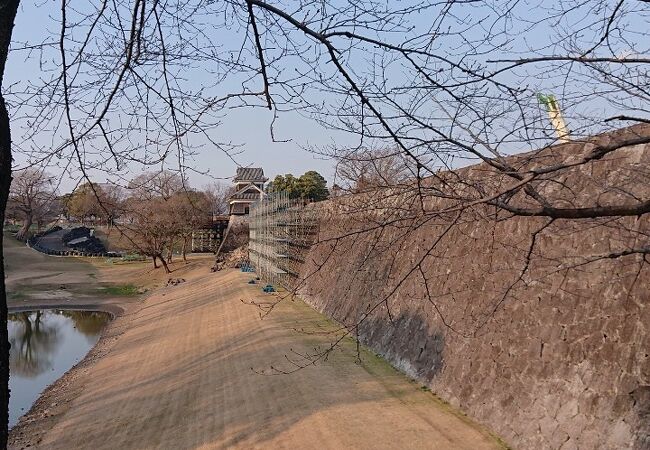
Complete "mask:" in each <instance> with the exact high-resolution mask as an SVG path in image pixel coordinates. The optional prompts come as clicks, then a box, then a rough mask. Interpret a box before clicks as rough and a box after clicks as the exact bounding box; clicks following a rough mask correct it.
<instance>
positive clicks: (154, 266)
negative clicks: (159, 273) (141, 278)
mask: <svg viewBox="0 0 650 450" xmlns="http://www.w3.org/2000/svg"><path fill="white" fill-rule="evenodd" d="M151 259H153V268H154V269H157V268H158V264H157V263H156V257H155V256H152V257H151Z"/></svg>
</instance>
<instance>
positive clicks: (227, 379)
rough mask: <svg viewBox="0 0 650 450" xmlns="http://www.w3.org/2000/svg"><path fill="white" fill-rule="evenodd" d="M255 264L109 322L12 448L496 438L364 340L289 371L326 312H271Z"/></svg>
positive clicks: (389, 443) (489, 444) (168, 291)
mask: <svg viewBox="0 0 650 450" xmlns="http://www.w3.org/2000/svg"><path fill="white" fill-rule="evenodd" d="M248 279H250V274H243V273H240V272H238V271H234V270H232V271H229V272H225V273H224V272H221V273H218V274H208V275H204V276H202V277H199V278H197V279H194V280H193V281H188V282H186V283H183V284H181V285H179V286H174V287H167V288H162V289H160V290H158V291H156V292H155V293H154V294H153V295H151V296H150V297H148V298H147V299H146V301H145V302H144V303H142V304H141V305H140V306H139V307H138V308H137V310H134V311H132V312H130V313H127V314H125V315H123V316H122V317H120V318H118V319H117V320H116V321H115V322H114V323H113V324H112V325H110V326H109V328H108V330H107V333H106V335H105V337H104V338H103V339H102V340H101V341H100V343H99V344H98V346H97V347H96V348H95V349H94V350H93V352H92V353H91V355H90V357H89V358H88V359H87V360H86V361H85V362H84V363H82V364H81V365H80V366H78V367H77V368H76V369H74V370H73V371H71V372H70V373H69V374H68V375H66V376H65V377H64V378H62V379H61V380H60V382H59V383H57V385H55V386H54V388H53V389H50V390H49V391H48V392H47V393H46V394H45V396H44V397H43V398H42V399H41V401H39V403H38V404H37V407H36V408H35V409H34V410H33V411H32V412H31V413H30V414H29V415H28V417H27V420H26V421H23V423H22V425H20V426H18V427H17V428H15V429H14V430H13V432H12V435H11V439H12V446H13V448H22V447H25V446H26V445H27V444H30V445H31V447H34V446H36V447H37V448H43V449H66V450H67V449H72V448H74V449H83V448H89V449H131V448H133V449H135V448H138V449H143V448H147V449H148V448H165V449H190V448H331V449H340V448H373V449H377V448H435V449H487V448H499V445H498V444H497V443H496V441H495V440H494V439H493V438H491V437H490V436H488V435H487V433H486V432H485V431H483V430H481V429H479V428H478V427H476V426H474V425H472V424H471V423H470V422H469V421H468V420H466V419H464V418H462V417H459V416H456V415H454V414H452V413H450V412H449V410H448V409H447V408H446V407H445V406H444V405H442V404H440V403H439V402H437V401H436V400H435V398H434V397H433V396H432V395H431V394H430V393H428V392H424V391H422V390H421V389H420V388H419V386H418V385H416V384H414V383H412V382H409V381H408V380H407V379H406V378H404V377H403V376H402V375H400V374H398V373H397V372H396V371H394V370H393V369H392V368H390V367H389V366H388V365H387V364H386V363H384V362H383V361H381V360H379V359H378V358H376V357H374V356H372V355H370V354H367V353H364V357H363V363H361V364H356V363H355V356H354V351H353V346H352V344H351V343H346V345H344V347H343V348H342V349H341V350H339V351H337V352H336V353H334V354H333V355H331V357H330V358H329V359H328V361H326V362H324V363H322V364H320V365H318V366H317V367H311V368H308V369H304V370H301V371H299V372H297V373H294V374H291V375H272V376H265V375H260V374H258V373H255V372H254V371H253V370H252V368H253V369H255V370H257V371H261V370H265V369H268V368H269V367H270V366H271V365H275V366H277V367H285V368H289V364H288V362H287V360H286V359H285V355H286V354H288V353H290V351H291V349H293V350H294V351H296V352H307V351H310V350H313V349H314V347H315V346H317V345H324V344H326V343H327V342H329V341H328V339H327V338H325V337H322V336H319V335H314V334H311V335H310V334H305V333H300V332H297V331H295V329H306V330H314V329H316V328H317V327H319V326H325V327H327V326H328V322H327V321H326V320H325V319H324V318H323V317H322V316H321V315H319V314H318V313H316V312H315V311H313V310H312V309H310V308H309V307H307V306H306V305H304V304H303V303H301V302H299V301H296V302H290V301H287V302H284V303H282V304H281V306H280V307H278V309H277V310H276V311H274V312H273V313H272V314H271V315H270V316H269V317H267V318H266V319H264V320H260V318H259V312H258V310H257V309H256V308H255V307H253V306H251V305H249V304H245V303H244V302H242V301H241V300H250V299H253V298H258V299H263V298H264V297H262V296H261V295H260V294H261V293H260V291H259V286H251V285H248V284H247V281H248Z"/></svg>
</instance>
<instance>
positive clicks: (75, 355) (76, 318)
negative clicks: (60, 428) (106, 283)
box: [8, 309, 111, 427]
mask: <svg viewBox="0 0 650 450" xmlns="http://www.w3.org/2000/svg"><path fill="white" fill-rule="evenodd" d="M110 318H111V317H110V315H109V314H106V313H103V312H97V311H72V310H49V309H48V310H38V311H27V312H17V313H10V314H9V321H8V331H9V342H10V343H11V353H10V357H9V369H10V376H9V388H10V389H11V397H10V399H9V427H13V426H14V425H15V424H16V423H18V419H20V417H21V416H22V415H23V414H25V413H26V412H27V411H29V409H30V408H31V406H32V405H33V404H34V402H35V401H36V399H37V398H38V397H39V396H40V395H41V393H42V392H43V390H45V388H46V387H47V386H49V385H50V384H52V383H54V382H55V381H56V380H57V379H59V377H61V376H62V375H63V374H64V373H66V372H67V371H68V370H69V369H70V368H71V367H72V366H74V365H75V364H77V363H78V362H79V361H81V360H82V359H83V358H84V356H86V354H87V353H88V351H89V350H90V349H91V348H92V347H93V346H94V345H95V344H96V343H97V340H98V339H99V336H100V334H101V332H102V329H103V328H104V327H105V326H106V324H107V323H108V322H109V321H110Z"/></svg>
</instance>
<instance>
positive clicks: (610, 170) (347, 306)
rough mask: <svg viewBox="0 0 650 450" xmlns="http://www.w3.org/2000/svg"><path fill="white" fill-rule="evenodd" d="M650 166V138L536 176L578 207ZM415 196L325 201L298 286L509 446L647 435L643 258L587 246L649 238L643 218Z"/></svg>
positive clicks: (568, 445)
mask: <svg viewBox="0 0 650 450" xmlns="http://www.w3.org/2000/svg"><path fill="white" fill-rule="evenodd" d="M633 131H634V133H638V132H639V131H640V132H642V133H650V127H637V128H634V129H633ZM626 132H627V131H626ZM619 138H621V134H620V133H619V134H617V135H605V136H600V137H599V138H598V139H599V140H600V141H598V142H601V143H602V142H607V141H608V140H612V139H619ZM591 145H592V144H587V145H585V144H570V145H565V146H561V147H555V148H552V149H549V150H548V151H547V152H542V153H541V156H543V157H544V156H546V157H550V158H560V159H563V160H566V158H575V157H576V156H579V155H580V154H581V152H583V151H586V150H588V149H589V148H591ZM535 157H536V158H538V157H540V153H537V154H536V156H535ZM517 160H519V161H521V157H518V159H517ZM512 161H516V160H515V159H513V160H512ZM649 163H650V146H648V145H646V146H645V147H644V146H635V147H628V148H625V149H623V150H619V151H617V152H615V154H614V155H613V156H611V157H607V158H603V159H602V160H598V161H595V162H593V163H590V164H589V165H588V166H583V167H580V168H579V169H576V170H572V171H569V172H568V173H566V174H565V175H563V180H564V183H559V184H558V183H549V184H548V185H546V186H542V189H543V192H544V194H545V195H548V196H550V197H554V196H556V197H555V198H559V197H557V196H567V192H566V190H567V189H570V190H571V192H570V198H571V199H572V200H571V201H572V202H573V204H578V205H579V204H580V202H581V201H583V200H584V201H586V200H585V199H587V198H588V197H592V196H593V194H594V193H597V194H598V195H599V196H601V195H602V199H603V202H605V203H606V202H607V201H614V200H616V198H617V197H616V196H624V197H627V196H631V197H632V198H633V197H636V198H648V194H649V193H650V183H648V177H649V176H650V175H649V174H650V164H649ZM482 171H485V167H482V166H475V167H472V168H468V169H465V172H464V174H465V175H466V176H468V177H472V176H475V175H476V174H482V175H480V176H485V172H482ZM487 178H489V177H486V179H487ZM490 182H502V180H501V179H498V180H497V178H494V179H492V181H490ZM558 186H562V187H561V188H558ZM601 191H602V192H601ZM621 192H622V193H621ZM567 198H569V197H567ZM567 201H568V200H567ZM430 202H431V203H429V204H427V205H425V210H432V209H435V208H433V207H432V205H433V206H435V204H436V202H440V201H439V200H435V199H432V200H430ZM396 206H399V207H396ZM438 206H439V204H438ZM421 207H422V205H421V204H419V203H418V202H417V201H411V200H410V199H409V197H408V196H407V195H406V194H403V193H400V194H397V195H395V194H394V193H393V192H384V193H374V194H372V195H363V196H352V197H348V198H344V199H339V200H337V201H336V202H330V203H328V204H326V205H325V204H324V205H323V219H322V222H321V232H320V235H319V242H318V243H317V244H316V245H314V246H313V247H312V249H311V251H310V254H309V258H308V260H307V262H306V264H305V266H304V268H303V278H304V281H303V284H302V287H301V289H300V292H301V294H302V296H303V297H304V298H305V299H306V300H307V301H308V302H310V303H311V304H312V305H313V306H314V307H316V308H317V309H319V310H320V311H322V312H324V313H326V314H327V315H329V316H330V317H333V318H334V319H336V320H338V321H339V322H341V323H343V324H345V325H346V326H347V327H348V328H349V329H350V330H351V332H352V333H354V334H356V332H357V330H356V329H355V324H359V327H358V335H359V339H360V340H361V341H362V342H364V343H365V344H367V345H368V346H370V347H371V348H373V349H374V350H375V351H377V352H378V353H380V354H381V355H383V356H384V357H386V358H387V359H388V360H389V361H390V362H392V363H393V364H394V365H395V366H396V367H398V368H400V369H401V370H403V371H404V372H406V373H407V374H409V375H410V376H412V377H414V378H416V379H418V380H420V381H421V382H423V383H424V384H426V385H428V386H429V387H430V388H431V389H432V390H433V391H434V392H435V393H436V394H438V395H439V396H440V397H442V398H443V399H445V400H447V401H449V402H450V403H451V404H453V405H454V406H456V407H459V408H460V409H462V410H464V411H465V412H466V413H467V414H468V415H470V416H471V417H473V418H475V419H476V420H478V421H479V422H482V423H484V424H485V425H487V426H489V427H490V428H491V429H493V430H494V431H495V432H496V433H498V434H499V435H501V436H502V437H503V438H504V439H505V440H506V442H508V443H509V444H510V445H512V446H513V447H514V448H521V449H529V448H531V449H532V448H535V449H537V448H553V449H560V448H561V449H577V448H580V449H592V448H607V449H609V448H611V449H614V448H616V449H619V448H650V356H649V353H650V302H649V297H650V265H649V264H647V263H644V259H643V255H639V254H632V255H628V256H624V257H620V258H596V256H597V255H605V254H609V253H611V252H616V251H618V250H621V249H630V248H634V247H639V246H642V245H646V246H647V245H648V236H649V234H648V233H650V223H649V220H648V217H647V215H646V216H643V217H641V218H625V219H621V218H610V219H607V220H582V221H555V222H553V223H550V224H548V223H547V222H548V221H547V220H546V219H542V218H509V219H507V218H505V217H503V216H501V217H499V216H496V217H493V213H494V210H493V209H490V208H487V207H478V208H473V209H472V210H468V211H463V213H462V214H442V215H427V214H419V213H418V210H419V209H421ZM531 249H532V250H531ZM529 256H530V257H529Z"/></svg>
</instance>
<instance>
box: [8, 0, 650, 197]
mask: <svg viewBox="0 0 650 450" xmlns="http://www.w3.org/2000/svg"><path fill="white" fill-rule="evenodd" d="M83 1H85V0H81V3H78V4H77V3H76V2H75V1H74V0H73V1H71V2H70V5H77V6H80V5H81V6H80V7H83V5H84V3H83ZM334 1H336V0H334ZM341 1H343V0H341ZM386 3H387V4H389V5H392V4H393V3H394V4H395V5H402V4H403V3H402V2H397V1H396V0H386ZM497 3H498V2H497ZM514 3H515V2H513V4H514ZM534 3H536V4H537V3H538V2H534ZM566 3H567V4H566V8H569V7H571V5H572V4H573V3H576V4H578V3H580V2H578V1H577V0H576V1H575V2H572V1H568V2H566ZM615 3H616V2H614V1H612V2H605V5H608V7H607V8H605V9H603V10H602V11H589V10H587V11H585V10H584V9H583V10H582V11H580V8H579V7H576V9H575V11H576V12H573V13H572V14H574V16H571V15H570V14H569V15H566V16H562V17H560V16H558V18H557V19H555V18H553V19H549V21H548V23H545V22H544V21H543V20H541V19H542V18H544V17H545V18H551V17H553V16H554V15H555V14H556V13H557V11H555V9H554V8H555V6H556V5H557V2H555V1H550V0H549V1H548V2H546V1H540V2H539V4H538V6H537V7H536V9H535V10H529V9H528V8H529V7H530V2H525V1H524V2H516V8H517V14H518V22H516V23H511V22H506V23H502V24H500V25H502V26H504V27H511V28H512V29H511V30H510V32H515V34H513V35H516V36H517V37H516V39H513V41H512V42H508V43H504V42H502V39H503V36H505V35H503V34H499V33H496V32H494V30H492V29H490V27H487V26H485V27H484V26H483V25H482V24H481V25H477V23H479V22H482V19H483V17H484V16H485V17H487V16H489V15H494V14H495V11H493V10H491V9H489V8H487V7H485V6H484V5H483V4H480V3H467V4H466V5H461V6H458V8H462V9H458V10H457V11H456V14H455V17H454V18H453V19H452V22H453V21H455V22H454V23H455V24H456V25H457V26H458V28H459V29H462V28H463V27H464V26H465V23H469V22H471V23H472V24H474V26H473V28H472V29H471V30H470V31H467V32H465V33H464V36H463V38H464V39H467V40H468V41H471V40H473V39H476V40H477V41H483V42H484V44H485V45H486V46H487V47H490V46H494V49H492V51H489V52H486V53H485V54H476V55H473V58H474V59H475V60H476V61H484V60H487V59H490V58H493V57H495V56H499V57H506V56H510V57H513V56H521V55H522V54H525V53H521V51H522V50H524V49H525V50H526V51H529V49H530V48H537V49H539V52H538V53H534V54H553V52H554V51H555V48H553V47H547V46H546V44H547V43H549V42H550V41H552V40H553V39H555V37H556V34H555V32H553V31H552V30H551V28H550V27H551V26H557V27H558V28H559V29H566V28H567V26H569V27H571V26H575V27H577V28H580V27H582V26H583V25H584V24H585V23H588V22H589V21H590V20H595V21H598V20H599V18H601V19H602V17H606V16H607V14H608V12H610V11H611V10H612V8H613V6H614V4H615ZM285 4H291V2H285ZM432 4H433V3H432ZM85 5H88V4H87V3H86V4H85ZM440 5H444V2H442V3H440ZM441 7H442V6H441ZM624 8H629V11H628V15H627V16H625V19H624V21H623V25H624V26H626V27H629V28H630V29H631V30H632V31H633V33H632V34H630V35H628V36H627V38H628V39H632V40H634V39H637V38H638V39H642V38H643V37H647V36H645V35H644V34H643V33H645V31H646V30H647V29H648V12H647V11H644V10H641V13H639V12H638V10H637V11H634V10H633V9H634V8H637V9H638V8H642V6H639V5H636V4H634V5H632V4H627V3H626V4H625V6H624ZM438 11H439V9H436V8H435V7H434V8H431V9H427V10H425V11H423V12H422V13H421V14H419V15H417V16H416V17H413V18H412V19H410V20H413V24H414V25H415V26H417V27H419V28H420V32H421V31H422V29H424V30H428V29H429V27H430V26H431V24H432V23H434V22H435V20H436V18H437V12H438ZM59 16H60V1H59V0H23V1H22V2H21V6H20V9H19V12H18V16H17V20H16V27H15V31H14V41H15V42H25V41H28V42H30V43H35V42H41V41H42V40H43V39H45V37H46V36H47V35H48V33H49V34H50V35H54V36H56V35H57V33H58V32H59V30H58V28H57V26H58V24H59V23H60V19H59ZM494 17H496V19H494V18H493V20H499V14H498V13H497V14H496V15H495V16H494ZM208 20H209V19H208ZM489 22H490V21H489V20H487V21H485V24H489ZM634 30H637V31H638V33H637V34H634ZM517 33H518V34H517ZM601 33H602V30H598V29H593V30H589V29H587V30H582V31H581V32H580V34H576V35H575V36H574V37H575V38H576V43H577V44H578V45H583V44H584V43H585V42H593V40H594V39H597V38H598V36H600V34H601ZM219 36H220V35H219ZM223 36H224V37H223V40H224V44H225V45H229V46H235V47H236V46H237V45H238V43H239V42H240V41H241V35H238V34H237V32H236V31H233V30H227V31H225V32H223ZM455 39H457V37H456V38H455V37H453V36H452V37H444V36H443V37H441V38H440V39H439V41H440V44H437V45H438V46H439V47H440V48H439V49H437V51H439V52H441V53H442V54H449V55H450V57H451V58H458V57H461V56H462V55H464V53H463V50H462V48H463V47H462V45H460V44H459V45H458V46H456V42H455ZM436 42H438V40H436ZM465 45H470V44H467V42H465ZM647 45H648V44H647V43H645V44H643V43H642V44H639V46H645V47H647ZM645 47H643V48H645ZM495 49H498V50H495ZM502 49H505V50H503V53H498V54H496V53H495V52H501V51H502ZM616 50H617V51H619V50H620V51H621V52H622V53H625V52H626V49H625V48H623V47H619V48H617V49H616ZM356 52H357V53H354V54H353V55H354V58H357V59H356V60H353V61H352V62H351V64H356V69H359V76H361V77H362V76H363V64H364V62H363V59H364V58H365V57H366V56H367V54H365V53H363V50H356ZM445 52H447V53H445ZM55 55H56V54H55ZM351 55H352V54H351ZM351 58H353V57H352V56H351ZM52 61H57V59H56V56H54V57H52ZM55 64H56V63H55ZM319 67H320V66H319ZM535 69H536V68H535V67H534V66H526V67H522V68H521V69H518V70H516V71H515V72H516V73H511V74H504V75H502V76H501V81H506V82H508V83H511V84H512V85H515V86H517V85H518V81H517V79H516V78H512V77H514V76H518V77H522V78H521V79H522V80H525V83H526V85H527V88H528V89H530V90H531V96H530V97H531V104H532V105H533V110H534V108H535V104H536V101H535V99H534V94H533V93H534V92H537V91H539V90H541V91H543V92H546V91H545V89H547V88H546V86H553V87H551V88H549V89H551V91H550V92H553V93H555V94H556V96H557V97H558V99H559V100H560V103H561V104H562V103H563V100H564V99H565V98H571V97H572V96H573V98H576V96H580V95H582V92H583V91H586V90H588V89H592V88H594V87H593V86H591V85H589V84H588V83H587V84H582V85H581V84H580V83H581V82H582V81H583V80H580V79H579V78H578V77H577V78H576V83H577V84H573V85H572V84H571V82H569V85H568V90H567V91H566V92H565V91H561V90H554V89H555V86H562V83H563V82H564V81H565V79H564V77H563V75H564V73H563V71H562V70H561V69H560V70H557V71H556V72H548V73H545V72H541V74H537V78H533V77H531V78H527V75H526V73H527V71H531V72H534V70H535ZM390 70H391V71H390V72H387V73H385V74H384V76H385V77H386V81H387V84H388V85H393V86H397V87H399V85H400V83H403V82H404V81H405V78H404V77H408V76H409V75H408V74H406V75H405V74H404V73H400V66H399V65H393V66H391V67H390ZM41 75H42V73H41V70H40V67H39V65H38V55H37V54H31V55H30V54H28V53H27V52H25V51H20V52H12V53H10V57H9V60H8V65H7V73H6V77H5V86H12V85H13V84H14V83H17V85H19V84H20V81H24V80H37V79H38V78H39V77H41ZM572 75H573V73H572ZM192 76H194V75H192ZM205 76H206V75H205V73H204V74H203V75H198V76H197V78H195V79H191V80H190V81H191V82H192V83H195V84H198V85H200V84H202V83H206V82H208V81H209V80H207V79H206V78H205ZM257 82H259V83H261V80H256V81H255V83H257ZM234 83H237V81H236V80H235V81H234ZM9 89H11V87H10V88H9ZM597 94H598V93H597ZM310 95H313V93H312V94H310ZM315 95H318V93H316V94H315ZM8 100H9V101H10V102H11V101H12V98H11V96H9V97H8ZM327 100H328V101H329V99H327ZM495 101H498V100H495ZM405 104H408V103H405ZM9 106H10V114H11V112H12V110H11V107H12V105H11V103H10V105H9ZM431 106H433V107H434V108H435V105H433V104H425V106H424V107H423V108H422V110H424V113H427V114H430V115H431V120H437V121H441V122H442V123H444V121H445V120H446V119H445V116H444V114H441V113H440V111H433V108H431ZM488 106H490V105H488ZM580 106H581V107H583V109H584V108H591V109H592V111H593V112H594V117H596V116H606V115H607V114H609V113H613V111H614V110H611V111H604V109H606V108H607V107H609V106H611V105H605V104H604V103H599V102H598V100H596V101H594V102H591V103H589V104H588V105H586V106H585V105H584V104H581V105H580ZM623 107H625V105H623ZM628 107H629V105H628ZM427 108H428V109H427ZM599 109H601V110H603V111H599ZM533 112H534V111H533ZM573 113H574V111H566V116H567V119H568V121H569V126H570V127H571V125H572V118H573V116H572V114H573ZM578 113H581V114H584V111H578ZM435 116H437V117H435ZM503 119H504V121H505V123H504V124H501V125H499V124H498V123H496V125H495V128H496V129H497V130H498V129H499V126H508V124H507V121H508V118H507V117H505V116H504V118H503ZM272 120H273V113H272V112H270V111H268V110H266V109H264V108H256V109H252V108H245V109H244V108H241V109H235V110H231V111H229V112H228V113H227V114H226V115H225V116H224V117H223V119H222V124H221V126H220V127H219V128H217V129H216V130H215V132H214V133H215V135H214V136H213V137H214V138H216V139H218V140H219V141H220V142H232V143H234V144H240V145H241V147H240V150H241V152H240V153H239V154H238V155H237V156H236V160H237V162H238V163H239V164H241V165H243V166H248V165H254V166H261V167H263V168H264V170H265V172H266V174H267V176H269V178H272V177H273V176H275V175H276V174H284V173H287V172H291V173H294V174H296V175H299V174H301V173H303V172H305V171H307V170H317V171H319V172H321V173H322V174H323V175H324V176H325V177H326V178H327V179H328V180H330V184H331V181H332V177H333V175H334V163H333V161H331V160H325V159H323V158H322V157H317V156H315V155H314V154H312V153H309V152H307V151H305V150H303V149H302V147H318V146H323V145H332V144H335V145H336V146H338V147H347V146H351V145H354V144H355V143H356V142H357V138H356V137H355V136H351V135H347V134H344V133H343V132H335V131H332V130H330V129H326V128H324V127H323V126H321V125H319V124H317V123H316V122H314V121H312V120H310V119H306V118H304V117H302V116H300V115H299V114H298V113H296V112H289V113H281V114H280V115H279V117H278V119H277V120H276V122H275V127H274V129H275V137H276V139H278V140H283V141H284V140H286V141H287V142H273V141H272V138H271V134H270V132H269V125H270V123H271V121H272ZM542 120H545V119H542ZM14 125H16V123H14ZM23 125H24V123H23ZM495 133H497V134H498V131H495ZM53 135H54V132H50V133H48V132H47V131H40V132H39V134H38V135H37V136H35V137H34V138H33V140H32V145H33V146H38V147H39V148H40V149H44V150H47V149H49V148H50V147H51V141H52V139H53ZM192 139H194V144H199V145H202V146H203V147H202V149H201V151H200V152H199V154H198V155H197V156H196V157H195V158H194V160H193V162H192V164H190V165H192V166H194V167H196V169H197V170H199V171H204V172H209V174H210V175H211V176H212V177H216V178H227V177H230V176H232V175H233V174H234V172H235V168H236V165H235V163H233V162H232V161H231V160H230V159H229V158H227V157H226V156H225V155H223V154H222V153H221V152H219V151H218V150H215V149H214V148H213V147H212V145H211V144H208V143H206V142H204V141H201V138H200V137H193V138H192ZM506 145H507V143H506ZM530 145H531V147H533V148H534V147H535V146H537V145H540V144H539V142H537V141H535V142H530ZM21 150H29V149H26V148H23V149H21ZM32 150H33V148H32ZM522 150H530V148H526V147H525V146H522V141H519V142H515V144H513V146H511V148H507V147H506V148H505V152H512V151H522ZM15 154H16V166H17V167H21V166H24V165H25V164H26V162H27V158H26V157H25V156H24V154H23V153H21V151H18V152H15ZM465 163H466V162H465ZM455 164H462V162H459V160H457V162H456V163H455ZM52 171H53V172H55V173H58V174H60V173H62V169H60V168H58V167H57V168H52ZM73 176H74V177H77V178H78V173H76V172H73ZM91 176H96V177H97V181H104V180H105V179H106V174H104V173H95V174H93V173H91ZM123 176H128V175H124V174H123ZM77 178H73V179H70V177H69V176H65V175H64V176H62V183H61V191H66V190H70V189H71V188H72V187H74V184H75V182H76V179H77ZM210 180H211V177H210V176H203V175H199V174H191V175H190V182H191V184H192V185H193V186H196V187H200V186H202V185H204V184H205V183H207V182H209V181H210Z"/></svg>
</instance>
